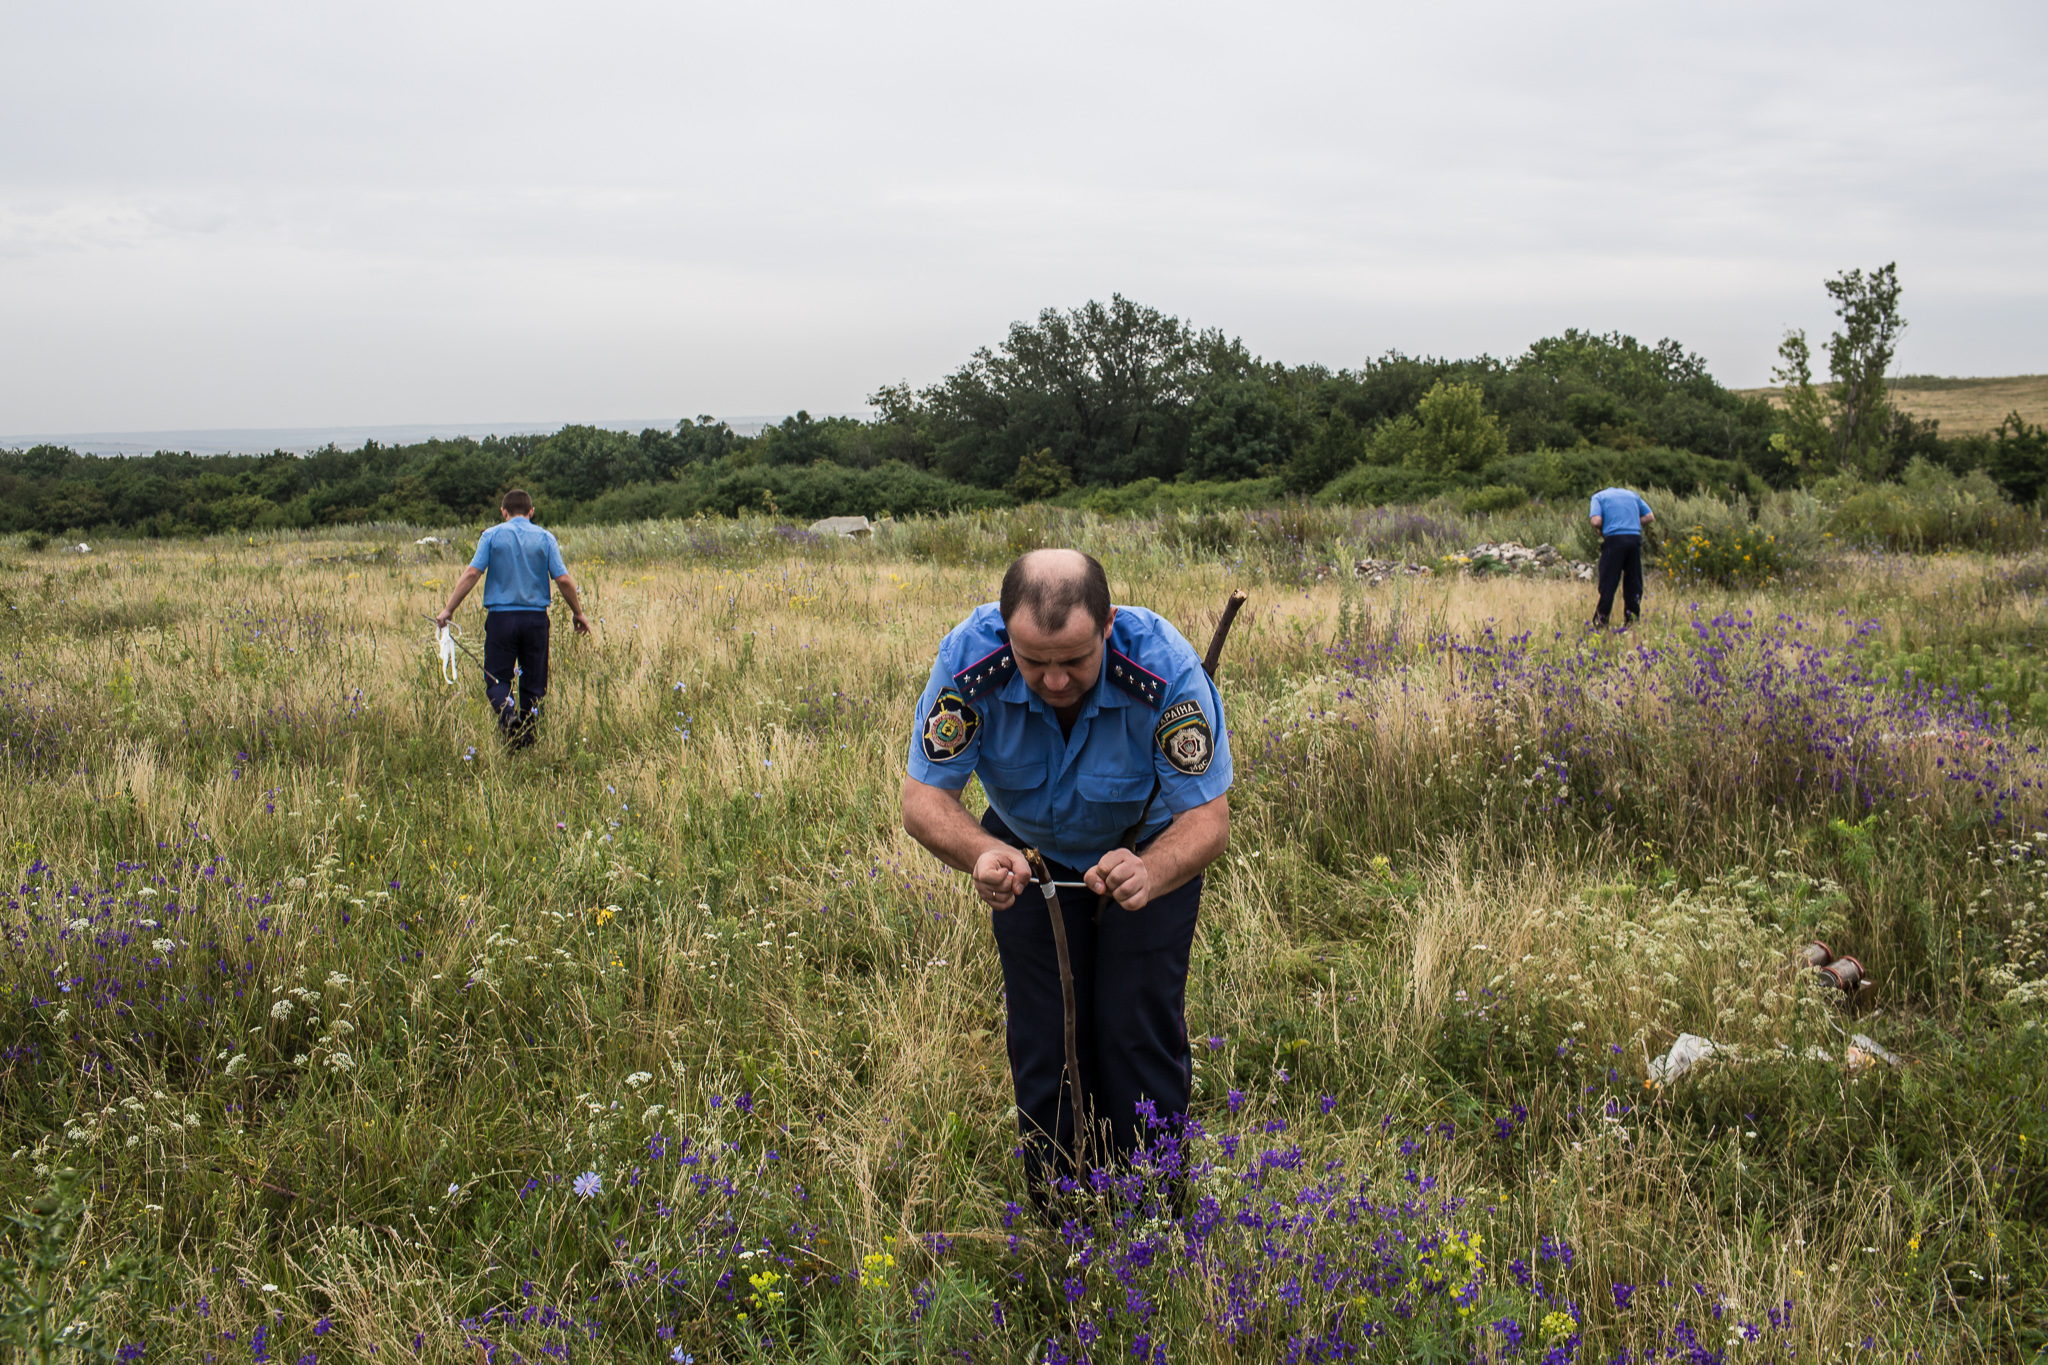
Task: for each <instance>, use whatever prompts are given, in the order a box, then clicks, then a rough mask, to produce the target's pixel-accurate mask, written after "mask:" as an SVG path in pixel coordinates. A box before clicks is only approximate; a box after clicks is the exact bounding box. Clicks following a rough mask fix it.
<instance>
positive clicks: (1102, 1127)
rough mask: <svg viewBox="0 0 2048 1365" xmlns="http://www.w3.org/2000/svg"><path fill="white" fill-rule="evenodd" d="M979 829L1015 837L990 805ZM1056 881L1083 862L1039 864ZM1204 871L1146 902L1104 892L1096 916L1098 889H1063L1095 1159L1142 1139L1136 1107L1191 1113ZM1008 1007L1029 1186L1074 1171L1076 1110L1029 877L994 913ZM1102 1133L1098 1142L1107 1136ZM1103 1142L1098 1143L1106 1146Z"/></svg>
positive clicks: (1041, 909) (1056, 972)
mask: <svg viewBox="0 0 2048 1365" xmlns="http://www.w3.org/2000/svg"><path fill="white" fill-rule="evenodd" d="M981 824H982V828H984V829H986V830H987V831H988V832H989V833H990V834H993V835H994V836H995V837H996V838H998V839H1001V840H1002V841H1003V842H1004V843H1006V844H1009V845H1011V846H1012V847H1022V843H1021V841H1020V840H1019V839H1018V838H1017V836H1016V835H1015V834H1013V833H1011V831H1010V829H1009V827H1008V826H1007V825H1005V824H1004V823H1003V821H1002V817H1001V816H999V815H997V814H996V812H995V811H994V810H990V811H989V812H988V814H987V815H985V816H984V817H982V822H981ZM1047 866H1048V868H1049V869H1050V870H1051V872H1052V875H1053V879H1054V880H1055V881H1063V882H1068V881H1079V880H1080V879H1081V873H1082V872H1083V871H1085V870H1086V869H1084V868H1072V867H1066V866H1064V865H1062V864H1060V863H1054V862H1050V861H1049V860H1048V863H1047ZM1201 900H1202V878H1201V877H1199V876H1197V877H1195V878H1194V879H1193V880H1192V881H1190V882H1188V883H1187V884H1186V885H1185V886H1182V887H1179V888H1178V889H1176V890H1174V891H1171V892H1169V893H1168V894H1166V895H1164V896H1161V897H1157V898H1156V899H1154V900H1152V901H1151V902H1150V903H1149V904H1147V905H1146V906H1145V907H1144V909H1142V910H1126V909H1124V908H1123V907H1122V906H1120V905H1118V904H1117V903H1116V902H1115V901H1111V902H1110V903H1109V904H1108V905H1107V906H1105V907H1103V909H1102V915H1101V919H1100V920H1099V921H1098V920H1097V918H1096V897H1095V893H1094V892H1092V891H1089V890H1086V889H1085V888H1084V889H1081V890H1071V891H1069V890H1063V891H1061V892H1060V912H1061V917H1062V919H1063V920H1064V922H1065V924H1066V930H1067V948H1068V953H1069V955H1070V957H1071V958H1072V960H1073V968H1074V996H1075V1006H1076V1008H1075V1017H1076V1022H1077V1023H1078V1025H1079V1029H1078V1034H1079V1044H1080V1046H1079V1052H1080V1065H1081V1076H1080V1088H1081V1095H1082V1110H1083V1113H1084V1114H1085V1115H1086V1116H1087V1119H1088V1122H1089V1126H1090V1129H1091V1130H1092V1132H1093V1133H1094V1134H1095V1135H1096V1136H1095V1138H1094V1140H1093V1141H1091V1143H1090V1149H1089V1151H1088V1153H1087V1155H1088V1156H1089V1157H1090V1158H1091V1161H1092V1163H1097V1164H1100V1163H1106V1162H1107V1161H1108V1160H1110V1159H1113V1158H1117V1157H1124V1156H1128V1155H1130V1154H1131V1153H1132V1152H1133V1151H1135V1150H1136V1149H1137V1148H1138V1146H1139V1145H1140V1144H1141V1143H1142V1142H1143V1141H1144V1131H1145V1125H1144V1123H1143V1122H1142V1121H1141V1120H1140V1118H1139V1114H1138V1105H1139V1103H1140V1102H1141V1101H1147V1100H1149V1101H1150V1102H1151V1106H1150V1107H1151V1111H1152V1112H1153V1113H1154V1114H1156V1115H1157V1116H1158V1118H1159V1119H1160V1120H1161V1121H1162V1122H1164V1121H1166V1120H1169V1119H1173V1118H1175V1117H1178V1116H1180V1115H1183V1114H1185V1113H1187V1108H1188V1096H1189V1092H1190V1090H1191V1089H1192V1084H1193V1071H1192V1069H1191V1067H1190V1060H1191V1059H1190V1057H1189V1055H1188V1031H1187V1020H1186V1005H1187V987H1188V953H1189V950H1190V949H1191V948H1192V947H1193V945H1194V941H1195V916H1196V912H1197V910H1198V909H1199V907H1200V905H1201ZM990 918H991V922H992V924H993V926H994V929H995V938H996V951H997V953H998V955H999V956H1000V957H1001V958H1002V963H1003V992H1004V995H1005V996H1006V998H1007V1001H1008V1006H1009V1050H1010V1080H1011V1084H1012V1085H1013V1087H1014V1088H1015V1091H1016V1096H1017V1132H1018V1134H1019V1136H1020V1137H1021V1138H1022V1139H1023V1145H1024V1154H1025V1159H1026V1162H1027V1166H1028V1172H1027V1174H1028V1175H1029V1178H1030V1182H1031V1185H1032V1187H1033V1189H1034V1191H1038V1190H1042V1189H1043V1188H1044V1187H1045V1186H1046V1185H1047V1184H1048V1183H1049V1182H1050V1181H1051V1179H1052V1177H1053V1176H1054V1174H1055V1173H1072V1172H1073V1171H1074V1163H1073V1153H1074V1150H1075V1147H1074V1111H1073V1105H1072V1104H1071V1103H1070V1102H1069V1099H1068V1095H1067V1090H1066V1086H1065V1085H1064V1084H1063V1080H1064V1077H1065V1073H1066V1037H1065V1018H1066V1015H1065V1008H1064V1006H1063V1004H1062V1001H1061V996H1060V969H1059V958H1058V955H1057V953H1056V951H1055V950H1054V947H1053V937H1052V919H1051V916H1050V915H1049V914H1047V912H1046V905H1045V900H1044V896H1043V893H1042V892H1041V891H1039V889H1038V888H1037V887H1036V886H1030V887H1026V888H1025V889H1024V894H1023V895H1021V896H1019V897H1018V898H1017V900H1016V902H1015V903H1014V904H1012V905H1011V906H1010V908H1009V909H1007V910H998V911H995V912H993V913H992V915H991V917H990ZM1105 1135H1106V1138H1107V1141H1106V1143H1105V1142H1104V1141H1103V1138H1104V1136H1105ZM1105 1148H1106V1149H1105Z"/></svg>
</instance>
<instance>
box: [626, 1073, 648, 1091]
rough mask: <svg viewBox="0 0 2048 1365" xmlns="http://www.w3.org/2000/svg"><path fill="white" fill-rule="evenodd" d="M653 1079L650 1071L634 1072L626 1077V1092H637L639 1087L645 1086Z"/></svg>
mask: <svg viewBox="0 0 2048 1365" xmlns="http://www.w3.org/2000/svg"><path fill="white" fill-rule="evenodd" d="M653 1079H654V1073H653V1072H652V1071H636V1072H634V1073H633V1074H632V1075H630V1076H628V1077H626V1088H627V1089H628V1090H638V1089H639V1088H640V1087H641V1086H643V1085H645V1084H647V1083H648V1082H649V1081H651V1080H653Z"/></svg>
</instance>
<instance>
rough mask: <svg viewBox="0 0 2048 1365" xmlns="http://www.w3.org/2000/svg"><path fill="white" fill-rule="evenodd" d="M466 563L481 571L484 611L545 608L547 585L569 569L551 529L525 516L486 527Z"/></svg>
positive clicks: (546, 603) (544, 609)
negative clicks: (543, 528) (541, 526)
mask: <svg viewBox="0 0 2048 1365" xmlns="http://www.w3.org/2000/svg"><path fill="white" fill-rule="evenodd" d="M469 566H470V567H471V568H472V569H477V570H480V571H482V573H483V574H484V609H485V610H486V611H546V610H547V609H548V585H549V584H550V583H551V582H553V580H555V579H557V578H560V577H561V576H562V575H563V574H565V573H567V572H568V571H569V570H568V567H567V566H566V565H565V564H563V563H562V549H561V547H560V546H559V545H557V544H556V543H555V537H554V535H553V533H551V532H548V531H544V530H542V529H541V528H540V527H538V526H535V525H534V524H533V523H532V522H531V521H529V520H527V519H526V518H525V517H511V518H509V519H507V520H505V521H501V522H499V523H498V524H497V525H496V526H493V527H491V528H490V529H489V530H488V531H485V532H484V533H483V535H482V536H481V537H479V538H478V540H477V543H476V554H475V556H474V557H473V558H472V559H471V560H470V561H469Z"/></svg>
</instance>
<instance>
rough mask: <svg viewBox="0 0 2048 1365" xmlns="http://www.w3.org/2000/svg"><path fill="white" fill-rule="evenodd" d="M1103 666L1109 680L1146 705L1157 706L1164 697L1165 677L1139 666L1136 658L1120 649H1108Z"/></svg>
mask: <svg viewBox="0 0 2048 1365" xmlns="http://www.w3.org/2000/svg"><path fill="white" fill-rule="evenodd" d="M1103 667H1104V669H1105V670H1106V671H1107V672H1108V674H1109V680H1110V681H1111V682H1113V683H1115V684H1116V685H1117V686H1118V687H1121V688H1122V689H1123V690H1124V691H1126V692H1128V693H1130V694H1131V695H1132V696H1134V697H1136V698H1137V699H1138V700H1139V701H1141V702H1144V703H1145V704H1146V705H1147V706H1157V705H1159V703H1160V702H1162V701H1164V700H1165V699H1166V679H1164V678H1162V677H1160V676H1159V675H1158V674H1157V673H1154V672H1153V671H1152V670H1150V669H1148V668H1144V667H1141V666H1140V665H1139V663H1138V661H1137V660H1136V659H1133V658H1132V657H1131V656H1130V655H1128V654H1126V653H1124V652H1123V651H1122V650H1120V649H1112V650H1110V651H1109V658H1108V660H1107V661H1106V662H1105V663H1104V665H1103Z"/></svg>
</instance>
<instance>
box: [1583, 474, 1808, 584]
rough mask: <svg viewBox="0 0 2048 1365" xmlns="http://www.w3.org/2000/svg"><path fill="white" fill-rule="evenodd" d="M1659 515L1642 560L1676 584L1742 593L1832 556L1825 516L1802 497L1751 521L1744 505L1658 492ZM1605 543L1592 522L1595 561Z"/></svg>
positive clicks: (1778, 500) (1587, 540)
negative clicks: (1705, 585)
mask: <svg viewBox="0 0 2048 1365" xmlns="http://www.w3.org/2000/svg"><path fill="white" fill-rule="evenodd" d="M1647 501H1649V503H1650V505H1651V507H1652V508H1660V507H1661V509H1662V510H1660V511H1659V512H1658V514H1657V517H1656V519H1655V520H1653V521H1651V522H1649V523H1647V524H1646V525H1645V526H1644V527H1643V553H1644V558H1645V559H1646V560H1648V561H1649V562H1651V563H1654V564H1656V565H1657V566H1658V567H1659V568H1661V569H1663V570H1664V572H1665V573H1667V574H1669V575H1670V576H1671V578H1672V580H1673V581H1674V582H1679V583H1713V584H1715V585H1717V586H1720V587H1745V586H1752V585H1755V584H1759V583H1767V582H1772V581H1775V580H1779V579H1784V578H1791V577H1797V576H1799V575H1801V574H1805V573H1808V572H1810V571H1811V570H1813V569H1814V567H1815V566H1816V565H1817V564H1818V563H1819V562H1820V559H1821V557H1822V555H1823V554H1824V553H1825V552H1826V549H1827V536H1826V533H1825V532H1824V531H1822V530H1821V529H1820V519H1821V508H1820V505H1819V504H1818V503H1816V502H1815V501H1814V500H1813V499H1811V498H1808V497H1805V496H1803V495H1800V494H1780V495H1778V496H1776V497H1773V498H1771V499H1769V500H1767V501H1766V502H1765V503H1764V504H1763V506H1762V507H1760V508H1758V509H1756V511H1755V514H1754V515H1753V516H1752V513H1751V508H1750V505H1749V503H1748V501H1747V500H1746V499H1738V500H1737V501H1736V502H1733V503H1725V502H1721V501H1720V500H1718V499H1715V498H1697V497H1696V498H1674V497H1672V496H1670V495H1669V494H1666V493H1662V492H1657V493H1653V494H1652V495H1651V496H1650V497H1649V498H1648V499H1647ZM1599 540H1600V535H1599V532H1597V531H1595V530H1593V529H1592V524H1591V522H1590V521H1589V522H1587V523H1586V527H1585V530H1584V532H1583V533H1582V537H1581V542H1580V543H1581V547H1582V548H1584V547H1585V546H1587V545H1590V546H1591V547H1592V552H1593V554H1594V555H1597V554H1598V548H1599Z"/></svg>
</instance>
